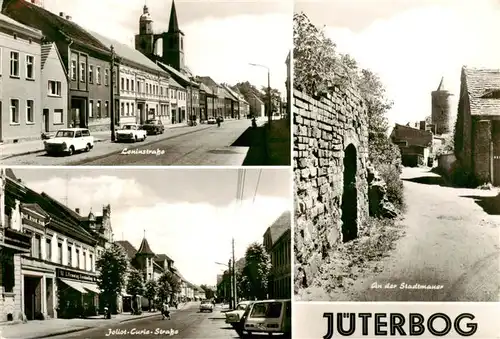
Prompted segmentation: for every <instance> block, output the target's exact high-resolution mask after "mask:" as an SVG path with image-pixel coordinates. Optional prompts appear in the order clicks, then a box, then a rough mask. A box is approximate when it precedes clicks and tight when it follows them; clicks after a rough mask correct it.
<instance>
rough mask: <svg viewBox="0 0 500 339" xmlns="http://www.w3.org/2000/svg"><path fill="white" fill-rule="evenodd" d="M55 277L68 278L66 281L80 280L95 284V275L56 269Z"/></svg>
mask: <svg viewBox="0 0 500 339" xmlns="http://www.w3.org/2000/svg"><path fill="white" fill-rule="evenodd" d="M56 276H57V277H58V278H68V279H74V280H80V281H85V282H90V283H95V282H97V277H96V276H95V275H90V274H85V273H80V272H75V271H69V270H64V269H62V268H58V269H56Z"/></svg>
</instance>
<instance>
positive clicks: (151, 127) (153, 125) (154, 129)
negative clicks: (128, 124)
mask: <svg viewBox="0 0 500 339" xmlns="http://www.w3.org/2000/svg"><path fill="white" fill-rule="evenodd" d="M142 128H143V129H144V130H145V131H146V132H147V134H148V135H151V134H163V132H165V126H163V123H162V122H161V120H159V119H151V120H147V121H146V122H145V123H144V125H142Z"/></svg>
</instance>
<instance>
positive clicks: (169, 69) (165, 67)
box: [156, 61, 192, 83]
mask: <svg viewBox="0 0 500 339" xmlns="http://www.w3.org/2000/svg"><path fill="white" fill-rule="evenodd" d="M156 63H157V64H158V66H160V67H161V68H162V69H163V70H165V71H167V72H169V73H171V74H173V75H176V76H178V77H179V78H181V79H182V80H184V81H186V82H189V83H192V81H191V79H189V76H187V75H186V74H184V73H182V72H179V71H178V70H176V69H175V68H173V67H172V66H170V65H167V64H165V63H163V62H161V61H157V62H156Z"/></svg>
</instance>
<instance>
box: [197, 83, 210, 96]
mask: <svg viewBox="0 0 500 339" xmlns="http://www.w3.org/2000/svg"><path fill="white" fill-rule="evenodd" d="M200 90H201V91H204V92H205V93H207V94H212V90H211V89H210V87H208V86H207V85H205V84H204V83H203V82H200Z"/></svg>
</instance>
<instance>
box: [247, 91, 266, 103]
mask: <svg viewBox="0 0 500 339" xmlns="http://www.w3.org/2000/svg"><path fill="white" fill-rule="evenodd" d="M250 96H251V97H252V99H253V100H255V99H257V100H258V101H260V103H261V104H264V101H262V100H260V98H259V96H258V95H257V94H255V93H253V92H252V93H250Z"/></svg>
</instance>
